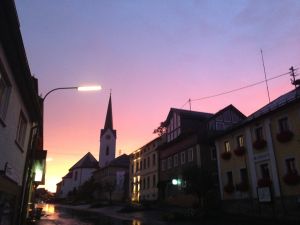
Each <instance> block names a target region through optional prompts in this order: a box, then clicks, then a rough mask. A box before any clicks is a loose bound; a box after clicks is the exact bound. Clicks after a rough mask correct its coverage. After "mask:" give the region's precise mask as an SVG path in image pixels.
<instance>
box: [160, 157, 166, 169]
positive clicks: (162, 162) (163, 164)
mask: <svg viewBox="0 0 300 225" xmlns="http://www.w3.org/2000/svg"><path fill="white" fill-rule="evenodd" d="M165 170H166V160H165V159H163V160H162V161H161V171H165Z"/></svg>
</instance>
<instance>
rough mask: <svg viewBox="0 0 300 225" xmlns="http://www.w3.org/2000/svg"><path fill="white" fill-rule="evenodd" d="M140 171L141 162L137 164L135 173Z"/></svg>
mask: <svg viewBox="0 0 300 225" xmlns="http://www.w3.org/2000/svg"><path fill="white" fill-rule="evenodd" d="M139 170H140V164H139V162H136V168H135V172H137V171H139Z"/></svg>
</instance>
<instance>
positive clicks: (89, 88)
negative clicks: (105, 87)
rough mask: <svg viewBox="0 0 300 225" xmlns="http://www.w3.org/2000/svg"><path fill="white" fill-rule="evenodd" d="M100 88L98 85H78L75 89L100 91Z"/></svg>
mask: <svg viewBox="0 0 300 225" xmlns="http://www.w3.org/2000/svg"><path fill="white" fill-rule="evenodd" d="M101 89H102V88H101V86H100V85H98V86H81V87H78V88H77V90H78V91H100V90H101Z"/></svg>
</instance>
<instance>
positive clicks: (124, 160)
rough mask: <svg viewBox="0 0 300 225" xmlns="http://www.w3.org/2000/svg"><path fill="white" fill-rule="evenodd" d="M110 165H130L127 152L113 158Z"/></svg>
mask: <svg viewBox="0 0 300 225" xmlns="http://www.w3.org/2000/svg"><path fill="white" fill-rule="evenodd" d="M108 166H114V167H125V166H129V156H128V155H126V154H123V155H120V156H119V157H117V158H115V159H113V160H112V161H111V162H110V163H109V164H108Z"/></svg>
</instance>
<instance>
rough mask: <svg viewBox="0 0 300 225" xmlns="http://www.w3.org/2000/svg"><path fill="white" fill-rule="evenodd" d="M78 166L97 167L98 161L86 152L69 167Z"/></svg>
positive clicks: (76, 167) (75, 167)
mask: <svg viewBox="0 0 300 225" xmlns="http://www.w3.org/2000/svg"><path fill="white" fill-rule="evenodd" d="M78 168H98V161H97V160H96V159H95V157H94V156H93V155H92V154H91V153H90V152H88V153H87V154H86V155H85V156H83V157H82V158H81V159H80V160H79V161H78V162H77V163H75V164H74V165H73V166H72V167H71V168H70V169H69V171H71V170H74V169H78Z"/></svg>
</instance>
